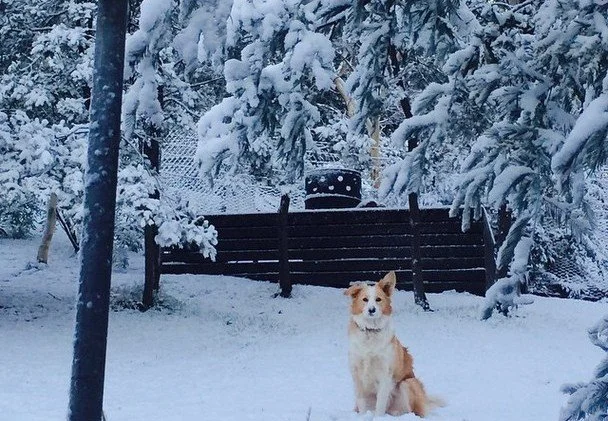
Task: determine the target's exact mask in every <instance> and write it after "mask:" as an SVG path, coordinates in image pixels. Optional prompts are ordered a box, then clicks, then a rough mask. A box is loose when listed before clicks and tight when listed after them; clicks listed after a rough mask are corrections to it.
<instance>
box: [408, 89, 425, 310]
mask: <svg viewBox="0 0 608 421" xmlns="http://www.w3.org/2000/svg"><path fill="white" fill-rule="evenodd" d="M400 102H401V108H402V110H403V114H405V118H412V116H413V114H412V107H411V104H410V101H409V98H403V99H402V100H401V101H400ZM416 146H418V139H416V138H410V139H409V140H408V142H407V150H408V152H411V151H413V150H414V148H416ZM408 204H409V208H410V225H411V227H412V283H413V285H414V302H415V303H416V304H418V305H419V306H420V307H422V308H423V309H424V311H430V310H431V306H430V305H429V302H428V300H427V298H426V293H425V291H424V275H423V273H422V250H421V237H420V208H419V207H418V194H417V193H410V194H409V195H408Z"/></svg>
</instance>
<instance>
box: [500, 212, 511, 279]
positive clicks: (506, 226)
mask: <svg viewBox="0 0 608 421" xmlns="http://www.w3.org/2000/svg"><path fill="white" fill-rule="evenodd" d="M512 224H513V212H512V211H511V209H509V208H508V205H507V203H503V204H502V206H501V207H500V209H499V210H498V232H497V233H496V250H498V249H500V246H501V245H502V243H503V242H504V241H505V239H506V238H507V234H509V230H510V229H511V225H512ZM508 272H509V265H505V266H500V267H499V268H498V270H497V272H496V279H501V278H504V277H506V276H507V273H508Z"/></svg>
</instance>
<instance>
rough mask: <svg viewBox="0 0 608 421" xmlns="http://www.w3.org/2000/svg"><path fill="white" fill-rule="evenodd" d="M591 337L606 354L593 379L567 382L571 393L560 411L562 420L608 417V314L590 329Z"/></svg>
mask: <svg viewBox="0 0 608 421" xmlns="http://www.w3.org/2000/svg"><path fill="white" fill-rule="evenodd" d="M589 339H590V340H591V342H592V343H593V345H595V346H597V347H599V348H601V349H602V350H603V351H605V352H606V355H605V356H604V358H603V359H602V361H601V362H600V363H599V365H598V366H597V367H596V369H595V372H594V373H593V378H592V379H591V381H589V382H587V383H585V382H581V383H574V384H566V385H564V386H562V391H563V392H564V393H567V394H569V395H570V397H569V398H568V402H567V404H566V406H565V407H564V408H562V411H561V413H560V417H559V420H560V421H579V420H580V421H605V420H607V419H608V316H605V317H604V318H603V319H602V320H600V321H599V322H598V323H597V324H596V325H595V326H593V327H592V328H591V329H589Z"/></svg>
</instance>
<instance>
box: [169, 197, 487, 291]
mask: <svg viewBox="0 0 608 421" xmlns="http://www.w3.org/2000/svg"><path fill="white" fill-rule="evenodd" d="M206 218H207V219H208V220H209V221H210V223H211V224H213V225H214V226H215V227H216V229H217V230H218V239H219V243H218V245H217V247H216V248H217V258H216V261H215V262H213V261H211V260H209V259H207V258H205V257H203V255H202V254H201V253H199V252H197V251H196V250H186V249H175V248H171V249H162V251H161V256H160V273H162V274H185V273H190V274H213V275H231V276H240V277H246V278H250V279H255V280H264V281H280V284H281V288H282V289H285V288H289V290H290V289H291V283H296V284H308V285H319V286H329V287H338V288H345V287H347V286H348V285H349V283H350V282H352V281H372V280H377V279H379V278H380V277H381V276H383V275H384V274H385V273H386V272H388V271H390V270H394V271H396V273H397V282H398V284H397V286H398V288H399V289H405V290H411V289H412V271H411V268H412V261H411V255H412V248H411V244H412V234H411V231H412V230H411V225H410V220H409V211H408V210H403V209H387V208H355V209H346V210H309V211H302V212H290V213H286V212H283V213H280V212H279V213H257V214H239V215H228V214H223V215H208V216H206ZM420 233H421V244H422V247H421V254H422V267H423V278H424V285H425V290H426V291H427V292H441V291H446V290H456V291H467V292H470V293H473V294H478V295H483V294H484V293H485V291H486V288H487V287H488V286H489V285H491V283H492V282H493V279H494V272H495V267H494V257H493V248H494V244H493V240H492V236H491V231H490V228H489V224H488V221H487V218H486V217H485V213H484V218H482V220H480V221H477V222H474V223H473V224H472V226H471V229H470V230H469V231H468V232H466V233H463V232H462V231H461V226H460V218H450V217H449V215H448V209H447V208H433V209H421V220H420Z"/></svg>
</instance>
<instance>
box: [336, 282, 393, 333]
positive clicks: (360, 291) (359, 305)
mask: <svg viewBox="0 0 608 421" xmlns="http://www.w3.org/2000/svg"><path fill="white" fill-rule="evenodd" d="M396 282H397V278H396V276H395V272H389V273H388V274H387V275H386V276H385V277H384V278H382V279H381V280H379V281H378V282H376V284H375V285H367V284H364V283H356V284H354V285H352V286H351V287H350V288H348V289H347V290H346V291H345V292H344V294H345V295H348V296H350V297H351V299H352V303H351V308H350V312H351V314H352V317H353V320H354V321H355V323H357V324H358V325H359V327H361V328H362V329H382V328H383V327H385V326H386V324H387V323H388V320H389V319H390V316H391V314H392V312H393V309H392V307H391V296H392V294H393V291H394V290H395V284H396Z"/></svg>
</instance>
